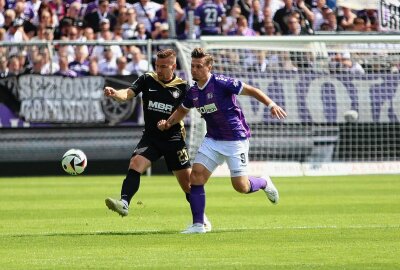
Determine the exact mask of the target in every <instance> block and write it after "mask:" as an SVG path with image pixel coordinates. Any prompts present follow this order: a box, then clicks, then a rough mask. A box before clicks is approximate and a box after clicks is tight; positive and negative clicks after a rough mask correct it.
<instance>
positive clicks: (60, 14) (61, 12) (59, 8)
mask: <svg viewBox="0 0 400 270" xmlns="http://www.w3.org/2000/svg"><path fill="white" fill-rule="evenodd" d="M48 5H49V7H50V8H51V9H52V10H53V14H55V15H56V16H57V19H58V21H61V19H62V18H64V16H65V15H66V8H65V5H64V3H63V1H62V0H53V1H49V2H48Z"/></svg>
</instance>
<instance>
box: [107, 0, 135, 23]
mask: <svg viewBox="0 0 400 270" xmlns="http://www.w3.org/2000/svg"><path fill="white" fill-rule="evenodd" d="M131 8H133V5H132V4H130V3H127V2H126V0H117V1H112V3H110V9H111V13H112V14H113V15H114V16H115V17H117V18H121V17H124V16H125V14H126V12H127V11H128V9H131ZM120 23H121V22H120ZM122 23H123V22H122Z"/></svg>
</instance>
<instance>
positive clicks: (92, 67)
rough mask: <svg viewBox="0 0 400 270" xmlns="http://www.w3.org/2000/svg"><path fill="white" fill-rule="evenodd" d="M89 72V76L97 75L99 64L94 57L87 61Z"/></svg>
mask: <svg viewBox="0 0 400 270" xmlns="http://www.w3.org/2000/svg"><path fill="white" fill-rule="evenodd" d="M89 74H90V75H91V76H97V75H99V64H98V62H97V59H96V58H92V59H90V62H89Z"/></svg>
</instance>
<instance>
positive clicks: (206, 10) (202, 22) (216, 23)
mask: <svg viewBox="0 0 400 270" xmlns="http://www.w3.org/2000/svg"><path fill="white" fill-rule="evenodd" d="M194 18H195V24H196V25H199V26H200V34H201V35H202V36H207V35H208V36H215V35H219V34H220V33H221V25H222V24H223V23H224V22H225V14H224V13H223V11H222V10H221V8H220V7H219V6H218V5H216V4H215V3H214V2H213V1H212V0H204V1H203V3H202V4H201V5H200V6H199V7H198V8H196V10H195V13H194Z"/></svg>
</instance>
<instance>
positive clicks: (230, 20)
mask: <svg viewBox="0 0 400 270" xmlns="http://www.w3.org/2000/svg"><path fill="white" fill-rule="evenodd" d="M241 12H242V11H241V9H240V6H239V5H234V6H233V7H232V9H231V10H230V13H229V16H227V17H226V19H225V23H224V24H223V25H222V32H223V33H224V34H225V35H226V34H228V33H229V32H233V31H235V29H236V28H237V20H238V18H239V16H240V15H241Z"/></svg>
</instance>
